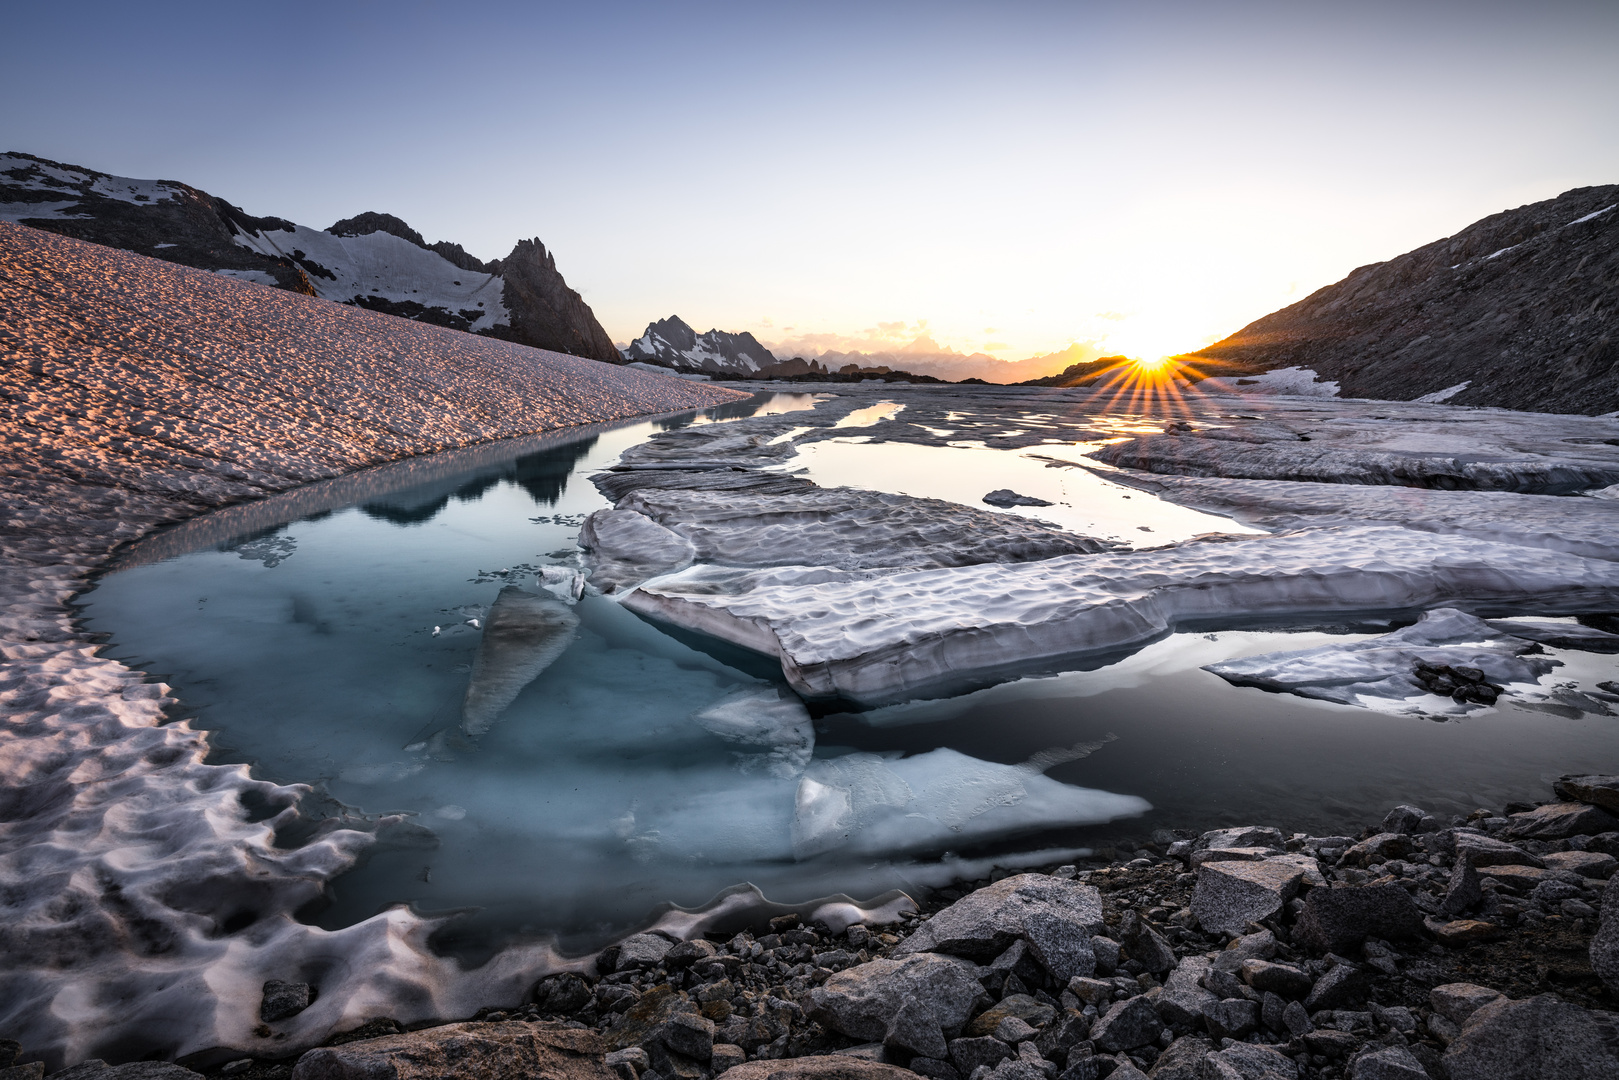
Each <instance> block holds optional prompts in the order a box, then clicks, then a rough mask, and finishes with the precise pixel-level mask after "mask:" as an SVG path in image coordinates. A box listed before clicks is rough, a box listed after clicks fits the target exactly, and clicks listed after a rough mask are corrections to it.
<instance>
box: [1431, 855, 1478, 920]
mask: <svg viewBox="0 0 1619 1080" xmlns="http://www.w3.org/2000/svg"><path fill="white" fill-rule="evenodd" d="M1483 899H1484V890H1483V888H1482V887H1481V886H1480V884H1479V877H1478V871H1477V870H1475V869H1474V868H1473V864H1472V863H1471V862H1469V861H1468V860H1466V859H1457V860H1456V866H1455V868H1454V869H1452V870H1451V872H1450V884H1449V885H1448V886H1446V888H1445V899H1444V900H1443V901H1441V902H1440V904H1439V910H1440V911H1442V912H1444V913H1445V914H1446V915H1448V916H1451V917H1452V918H1454V917H1455V916H1457V915H1460V914H1461V913H1462V912H1464V911H1467V910H1469V909H1471V908H1473V907H1475V906H1477V905H1478V904H1479V903H1480V902H1481V901H1482V900H1483Z"/></svg>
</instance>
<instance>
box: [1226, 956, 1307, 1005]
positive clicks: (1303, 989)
mask: <svg viewBox="0 0 1619 1080" xmlns="http://www.w3.org/2000/svg"><path fill="white" fill-rule="evenodd" d="M1238 970H1239V973H1240V974H1241V977H1242V981H1243V982H1245V983H1247V984H1248V985H1249V986H1251V987H1253V988H1254V989H1255V990H1258V991H1259V992H1260V993H1272V994H1275V995H1277V996H1278V997H1282V998H1302V997H1303V996H1304V995H1305V994H1308V993H1309V992H1310V986H1311V984H1312V982H1313V981H1314V980H1312V979H1311V978H1310V975H1309V972H1306V971H1304V970H1303V969H1301V968H1297V967H1294V966H1293V965H1292V964H1273V963H1271V962H1270V961H1269V960H1244V961H1243V962H1242V967H1241V968H1240V969H1238Z"/></svg>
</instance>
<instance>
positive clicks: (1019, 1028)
mask: <svg viewBox="0 0 1619 1080" xmlns="http://www.w3.org/2000/svg"><path fill="white" fill-rule="evenodd" d="M1034 1036H1035V1030H1034V1027H1033V1026H1032V1025H1031V1024H1030V1023H1029V1022H1028V1021H1027V1020H1024V1019H1022V1018H1021V1017H1017V1016H1008V1017H1005V1018H1004V1019H1002V1020H1001V1022H1000V1023H998V1024H996V1025H995V1037H996V1038H997V1039H999V1040H1001V1042H1004V1043H1011V1044H1013V1045H1016V1044H1017V1043H1022V1042H1028V1041H1029V1040H1030V1039H1032V1038H1034Z"/></svg>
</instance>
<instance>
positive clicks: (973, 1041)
mask: <svg viewBox="0 0 1619 1080" xmlns="http://www.w3.org/2000/svg"><path fill="white" fill-rule="evenodd" d="M949 1049H950V1060H951V1061H952V1062H954V1063H955V1066H956V1070H957V1071H958V1072H960V1073H961V1075H962V1076H971V1075H972V1074H973V1071H974V1070H975V1069H977V1068H979V1067H980V1066H982V1067H984V1068H988V1069H993V1068H994V1067H995V1066H997V1065H999V1064H1000V1063H1001V1062H1003V1061H1005V1060H1006V1059H1007V1058H1009V1057H1011V1056H1012V1048H1011V1047H1010V1046H1007V1045H1006V1044H1005V1043H1003V1042H1001V1040H999V1039H996V1038H993V1037H991V1036H988V1035H982V1036H978V1037H967V1038H961V1039H951V1040H950V1044H949Z"/></svg>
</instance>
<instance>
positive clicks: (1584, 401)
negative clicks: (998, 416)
mask: <svg viewBox="0 0 1619 1080" xmlns="http://www.w3.org/2000/svg"><path fill="white" fill-rule="evenodd" d="M1615 204H1619V185H1616V184H1610V185H1605V186H1602V187H1588V188H1576V189H1575V190H1573V191H1567V192H1564V193H1563V194H1562V195H1559V196H1558V197H1557V198H1555V199H1548V200H1546V201H1545V202H1538V203H1531V204H1530V205H1528V206H1521V207H1518V208H1517V209H1516V210H1507V211H1504V212H1502V213H1499V214H1493V215H1491V216H1490V217H1487V218H1485V219H1484V220H1482V221H1479V222H1477V223H1475V224H1473V225H1470V226H1468V227H1467V228H1465V229H1463V230H1462V231H1461V232H1459V233H1457V234H1456V235H1454V236H1449V237H1446V238H1444V239H1443V240H1436V241H1434V242H1433V243H1431V244H1427V245H1425V246H1423V247H1420V248H1417V249H1416V250H1415V251H1411V252H1407V253H1406V254H1404V255H1401V256H1398V257H1397V258H1394V259H1391V260H1389V261H1388V262H1383V263H1373V264H1371V265H1370V266H1363V267H1360V268H1359V269H1357V270H1355V271H1353V272H1351V273H1350V274H1349V276H1348V277H1346V278H1344V279H1343V280H1342V281H1340V282H1338V283H1337V284H1334V285H1329V286H1327V287H1326V288H1324V289H1320V290H1318V291H1316V292H1314V293H1312V294H1311V295H1310V296H1308V297H1306V298H1305V299H1303V300H1301V301H1299V302H1298V303H1296V304H1293V305H1292V306H1290V307H1286V308H1283V309H1282V310H1280V311H1277V312H1274V313H1272V314H1270V315H1267V316H1265V317H1264V318H1262V319H1260V320H1258V321H1257V322H1253V323H1250V324H1249V325H1247V326H1245V327H1243V328H1242V329H1241V330H1239V331H1237V332H1236V333H1235V334H1233V335H1231V336H1230V337H1228V338H1226V339H1225V340H1224V341H1219V342H1216V343H1215V344H1213V345H1210V346H1209V347H1208V348H1206V349H1202V350H1200V351H1199V352H1197V353H1194V354H1192V356H1191V359H1192V360H1193V361H1194V363H1196V362H1197V361H1203V363H1202V364H1201V365H1200V366H1201V367H1203V369H1204V370H1205V371H1206V372H1207V373H1208V374H1214V375H1230V374H1241V373H1244V372H1246V373H1255V372H1259V371H1264V370H1269V369H1274V368H1282V367H1290V366H1295V365H1296V366H1300V367H1306V368H1310V369H1313V370H1314V371H1316V372H1317V373H1318V374H1319V376H1320V377H1321V378H1322V379H1324V380H1335V381H1337V382H1338V383H1339V385H1340V386H1341V388H1342V393H1343V394H1344V395H1345V396H1347V397H1372V398H1391V399H1396V400H1410V399H1412V398H1416V397H1420V396H1422V395H1424V394H1430V393H1434V392H1436V391H1439V390H1442V389H1448V388H1450V387H1453V386H1456V385H1458V384H1461V383H1467V384H1468V385H1467V387H1466V389H1464V390H1461V391H1460V392H1458V393H1457V394H1455V395H1454V396H1452V397H1450V398H1448V399H1447V401H1448V402H1449V403H1451V404H1457V405H1494V406H1500V407H1505V408H1513V409H1533V410H1538V411H1545V412H1578V413H1587V414H1597V413H1604V412H1609V411H1611V410H1613V409H1616V408H1619V327H1616V325H1615V323H1614V320H1613V314H1614V310H1615V308H1616V307H1619V298H1616V295H1615V292H1614V287H1615V285H1616V284H1619V209H1615V208H1614V207H1615ZM1064 385H1066V384H1064Z"/></svg>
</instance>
